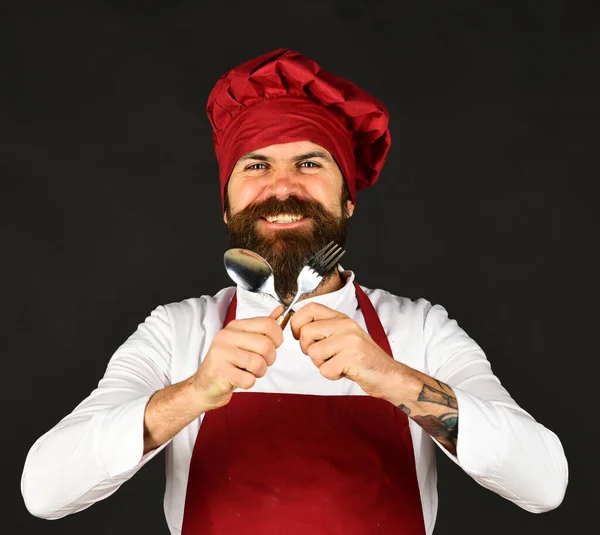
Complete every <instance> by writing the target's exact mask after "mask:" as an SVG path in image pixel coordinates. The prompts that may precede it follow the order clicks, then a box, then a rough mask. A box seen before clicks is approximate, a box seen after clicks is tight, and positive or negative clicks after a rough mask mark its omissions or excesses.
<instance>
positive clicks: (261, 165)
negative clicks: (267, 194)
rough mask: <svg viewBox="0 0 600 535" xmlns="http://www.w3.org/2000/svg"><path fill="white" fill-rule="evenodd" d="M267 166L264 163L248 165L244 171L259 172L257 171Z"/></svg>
mask: <svg viewBox="0 0 600 535" xmlns="http://www.w3.org/2000/svg"><path fill="white" fill-rule="evenodd" d="M266 168H267V166H266V165H265V164H264V163H253V164H252V165H249V166H248V167H246V171H254V170H259V169H266Z"/></svg>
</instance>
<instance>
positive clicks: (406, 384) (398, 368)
mask: <svg viewBox="0 0 600 535" xmlns="http://www.w3.org/2000/svg"><path fill="white" fill-rule="evenodd" d="M420 375H421V374H420V373H419V372H418V371H417V370H415V369H413V368H411V367H410V366H407V365H406V364H402V363H401V362H398V361H394V367H393V370H392V372H391V374H390V382H389V385H388V387H387V388H386V396H385V398H384V399H385V400H386V401H389V402H390V403H391V404H393V405H394V406H395V407H399V406H401V405H403V406H409V405H412V404H413V403H414V402H415V400H416V399H417V398H418V397H419V392H420V391H421V389H422V388H423V381H422V380H421V379H420V377H419V376H420Z"/></svg>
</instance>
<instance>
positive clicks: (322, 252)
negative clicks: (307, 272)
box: [308, 241, 337, 267]
mask: <svg viewBox="0 0 600 535" xmlns="http://www.w3.org/2000/svg"><path fill="white" fill-rule="evenodd" d="M335 247H337V245H336V244H335V243H334V242H332V241H330V242H329V243H328V244H327V245H326V246H325V247H323V248H322V249H321V250H320V251H319V252H318V253H317V254H315V255H314V256H313V257H312V258H310V259H309V260H308V265H309V266H311V267H312V266H314V265H315V264H317V263H318V262H319V261H320V260H321V258H322V257H323V256H324V255H326V254H328V253H329V251H330V250H331V249H332V248H335Z"/></svg>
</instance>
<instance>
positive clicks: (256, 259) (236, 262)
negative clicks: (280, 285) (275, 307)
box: [223, 248, 285, 304]
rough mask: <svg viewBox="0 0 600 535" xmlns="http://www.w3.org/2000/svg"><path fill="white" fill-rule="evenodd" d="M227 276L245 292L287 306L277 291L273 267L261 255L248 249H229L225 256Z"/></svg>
mask: <svg viewBox="0 0 600 535" xmlns="http://www.w3.org/2000/svg"><path fill="white" fill-rule="evenodd" d="M223 262H224V263H225V270H226V271H227V274H228V275H229V277H230V278H231V280H233V282H235V283H236V284H237V285H239V286H240V287H241V288H243V289H244V290H248V291H250V292H255V293H261V294H266V295H270V296H271V297H272V298H273V299H275V300H276V301H277V302H278V303H280V304H285V303H284V302H283V301H282V300H281V299H280V298H279V296H278V295H277V292H276V291H275V276H274V275H273V268H272V267H271V265H270V264H269V263H268V262H267V261H266V260H265V259H264V258H263V257H262V256H260V255H259V254H257V253H255V252H253V251H250V250H248V249H240V248H234V249H228V250H227V251H225V254H224V255H223Z"/></svg>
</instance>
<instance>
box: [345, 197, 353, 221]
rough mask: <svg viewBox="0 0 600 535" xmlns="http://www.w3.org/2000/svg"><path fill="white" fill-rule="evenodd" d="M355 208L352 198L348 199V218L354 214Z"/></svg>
mask: <svg viewBox="0 0 600 535" xmlns="http://www.w3.org/2000/svg"><path fill="white" fill-rule="evenodd" d="M354 208H355V206H354V203H353V202H352V201H351V200H350V199H348V200H347V201H346V211H347V212H348V218H350V217H352V214H353V213H354Z"/></svg>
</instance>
